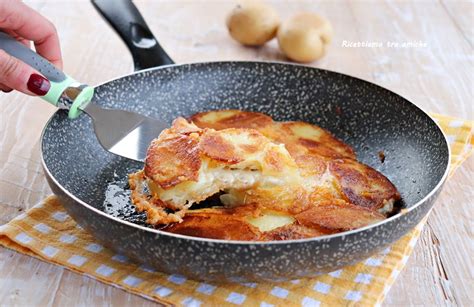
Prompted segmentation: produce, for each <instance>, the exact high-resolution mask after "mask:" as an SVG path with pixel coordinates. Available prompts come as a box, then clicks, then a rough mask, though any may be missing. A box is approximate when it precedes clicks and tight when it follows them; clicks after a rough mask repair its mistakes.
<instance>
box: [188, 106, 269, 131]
mask: <svg viewBox="0 0 474 307" xmlns="http://www.w3.org/2000/svg"><path fill="white" fill-rule="evenodd" d="M189 120H190V121H191V122H193V123H194V124H195V125H196V126H198V127H200V128H212V129H215V130H222V129H227V128H250V129H257V130H258V128H262V127H265V126H266V125H269V124H271V123H273V119H272V118H271V117H270V116H267V115H265V114H262V113H257V112H248V111H240V110H219V111H209V112H201V113H196V114H194V115H193V116H191V117H190V118H189Z"/></svg>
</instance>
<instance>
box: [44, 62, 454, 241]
mask: <svg viewBox="0 0 474 307" xmlns="http://www.w3.org/2000/svg"><path fill="white" fill-rule="evenodd" d="M235 63H240V64H243V63H249V64H278V65H285V66H296V67H305V68H309V69H316V70H321V71H324V72H328V73H331V74H338V75H343V76H345V77H350V78H353V79H357V80H360V81H363V82H366V83H370V84H371V85H372V86H376V87H379V88H381V89H383V90H386V91H388V92H390V93H392V94H394V95H397V96H399V97H401V98H402V99H403V100H405V101H406V102H408V103H410V104H412V105H413V106H414V107H416V108H417V109H419V110H420V111H421V112H422V113H424V115H426V116H427V117H428V118H429V119H430V120H431V121H432V122H433V123H434V124H435V126H436V127H437V128H438V130H439V131H440V132H441V135H442V136H443V138H444V145H445V146H446V147H447V149H448V162H447V164H446V168H445V170H444V173H443V176H442V177H441V179H440V180H439V181H438V183H437V184H436V186H435V187H434V188H433V189H432V190H431V191H430V192H429V193H428V194H427V195H426V196H425V197H423V198H422V199H420V200H419V201H418V202H417V203H415V204H414V205H412V206H411V207H409V208H408V209H406V210H404V211H403V212H401V213H398V214H396V215H394V216H391V217H389V218H387V219H384V220H382V221H380V222H377V223H374V224H370V225H367V226H364V227H361V228H357V229H354V230H350V231H344V232H340V233H336V234H330V235H324V236H319V237H312V238H304V239H293V240H279V241H242V240H224V239H210V238H202V237H192V236H186V235H181V234H175V233H170V232H166V231H162V230H158V229H153V228H148V227H145V226H141V225H138V224H135V223H132V222H128V221H124V220H122V219H120V218H118V217H114V216H112V215H110V214H107V213H105V212H104V211H101V210H99V209H97V208H95V207H93V206H91V205H89V204H87V203H86V202H84V201H82V200H81V199H79V198H78V197H76V196H75V195H74V194H72V193H71V192H69V191H68V190H67V189H66V188H64V186H62V185H61V184H60V183H59V182H58V181H57V180H56V178H55V177H54V176H53V175H52V174H51V172H50V170H49V168H48V166H47V165H46V162H45V159H44V154H43V140H44V135H45V133H46V129H47V127H48V126H49V124H50V122H51V121H52V119H53V117H54V116H56V113H58V112H59V109H58V110H57V111H56V112H54V113H53V114H52V115H51V117H50V118H49V119H48V121H47V122H46V124H45V126H44V127H43V130H42V132H41V137H40V141H41V151H40V156H41V164H42V166H43V170H44V171H45V174H46V175H47V177H49V179H50V180H51V181H52V182H53V183H54V184H55V185H56V186H57V187H58V188H59V189H60V190H61V191H62V192H63V193H65V194H66V195H67V196H68V197H70V198H71V199H73V200H74V201H75V202H77V203H79V204H81V205H82V206H84V207H85V208H87V209H88V210H91V211H93V212H94V213H96V214H99V215H102V216H104V217H106V218H108V219H111V220H113V221H115V222H119V223H121V224H123V225H126V226H130V227H133V228H136V229H137V230H142V231H147V232H150V233H152V234H156V235H161V236H168V237H171V238H176V239H185V240H191V241H199V242H203V243H211V244H233V245H263V246H265V245H274V244H304V243H309V242H314V241H329V240H331V239H334V238H344V237H345V236H348V235H353V234H357V233H359V232H364V231H366V230H370V229H373V228H378V227H380V226H382V225H384V224H387V223H390V222H392V221H394V220H396V219H398V218H400V217H402V216H404V215H406V214H408V213H410V212H411V211H413V210H415V209H416V208H418V207H419V206H421V205H422V204H423V203H425V202H426V201H427V200H428V199H429V198H431V197H432V196H433V195H434V194H435V193H436V192H437V191H438V190H439V189H440V188H441V187H442V186H443V184H444V183H445V181H446V179H447V177H448V174H449V169H450V166H451V155H452V153H451V148H450V146H449V142H448V139H447V137H446V134H445V133H444V131H443V130H442V129H441V127H440V125H439V124H438V123H437V121H436V120H434V119H433V117H431V116H430V115H429V114H428V112H426V111H425V110H424V109H423V108H422V107H420V106H418V105H416V104H415V103H413V102H411V101H410V100H408V99H406V98H405V97H403V96H402V95H400V94H397V93H395V92H393V91H391V90H389V89H387V88H385V87H383V86H380V85H378V84H376V83H373V82H371V81H367V80H364V79H362V78H359V77H354V76H352V75H349V74H346V73H341V72H338V71H334V70H329V69H323V68H317V67H313V66H309V65H302V64H295V63H287V62H283V61H248V60H236V61H203V62H191V63H180V64H168V65H162V66H159V67H151V68H147V69H143V70H139V71H134V72H131V73H129V74H125V75H121V76H118V77H115V78H112V79H109V80H107V81H104V82H102V83H100V84H98V85H96V86H94V88H95V87H99V86H102V85H105V84H107V83H110V82H113V81H115V80H119V79H122V78H125V77H129V76H133V75H136V74H140V73H143V72H148V71H155V70H160V69H164V68H169V67H181V66H193V65H203V64H221V65H224V64H235ZM431 209H433V208H431ZM431 209H430V210H429V212H428V213H427V214H426V216H427V215H428V214H429V213H430V212H431Z"/></svg>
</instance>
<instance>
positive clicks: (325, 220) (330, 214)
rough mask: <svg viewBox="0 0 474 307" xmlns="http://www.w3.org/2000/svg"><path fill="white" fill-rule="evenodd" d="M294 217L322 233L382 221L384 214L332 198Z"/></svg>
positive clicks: (335, 231) (351, 228)
mask: <svg viewBox="0 0 474 307" xmlns="http://www.w3.org/2000/svg"><path fill="white" fill-rule="evenodd" d="M295 218H296V220H297V221H298V222H299V223H301V224H302V225H305V226H307V227H309V228H313V229H319V230H320V231H321V232H324V233H337V232H341V231H347V230H353V229H357V228H360V227H363V226H367V225H370V224H373V223H376V222H379V221H382V220H383V219H385V216H383V215H382V214H380V213H378V212H375V211H371V210H368V209H365V208H361V207H358V206H355V205H352V204H350V203H348V202H344V201H335V200H333V201H331V202H328V203H326V204H319V205H317V206H314V207H312V208H310V209H308V210H305V211H303V212H301V213H299V214H297V215H296V216H295Z"/></svg>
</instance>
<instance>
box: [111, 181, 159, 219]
mask: <svg viewBox="0 0 474 307" xmlns="http://www.w3.org/2000/svg"><path fill="white" fill-rule="evenodd" d="M130 193H131V192H130V188H129V186H128V178H127V176H124V177H121V176H118V175H117V174H116V173H114V178H113V180H111V181H109V183H108V185H107V188H106V190H105V198H104V203H103V207H102V208H103V211H104V212H105V213H107V214H110V215H112V216H114V217H117V218H119V219H121V220H124V221H128V222H132V223H135V224H138V225H142V226H146V227H152V226H151V225H149V224H147V223H146V214H145V213H138V212H137V211H136V210H135V206H134V205H133V204H132V202H131V201H130Z"/></svg>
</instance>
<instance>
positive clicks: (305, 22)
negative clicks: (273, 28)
mask: <svg viewBox="0 0 474 307" xmlns="http://www.w3.org/2000/svg"><path fill="white" fill-rule="evenodd" d="M277 37H278V44H279V46H280V49H281V51H282V52H283V53H284V54H285V55H286V56H287V57H288V58H289V59H291V60H293V61H296V62H303V63H304V62H312V61H314V60H317V59H320V58H321V57H322V56H323V55H324V54H325V49H326V45H327V44H329V43H330V42H331V38H332V27H331V24H330V23H329V21H328V20H327V19H326V18H324V17H322V16H319V15H317V14H314V13H299V14H297V15H294V16H293V17H291V18H290V19H288V20H286V21H285V22H283V23H282V24H281V25H280V27H279V29H278V34H277Z"/></svg>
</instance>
